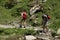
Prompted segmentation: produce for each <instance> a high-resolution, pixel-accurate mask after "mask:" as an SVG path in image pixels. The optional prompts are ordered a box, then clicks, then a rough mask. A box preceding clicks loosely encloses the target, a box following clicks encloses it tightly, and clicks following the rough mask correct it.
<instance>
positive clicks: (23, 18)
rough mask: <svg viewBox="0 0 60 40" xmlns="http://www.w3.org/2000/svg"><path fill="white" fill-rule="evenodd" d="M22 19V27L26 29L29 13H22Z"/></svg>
mask: <svg viewBox="0 0 60 40" xmlns="http://www.w3.org/2000/svg"><path fill="white" fill-rule="evenodd" d="M21 17H22V20H21V22H22V26H23V27H24V28H25V26H26V19H27V13H26V11H25V10H24V11H22V13H21Z"/></svg>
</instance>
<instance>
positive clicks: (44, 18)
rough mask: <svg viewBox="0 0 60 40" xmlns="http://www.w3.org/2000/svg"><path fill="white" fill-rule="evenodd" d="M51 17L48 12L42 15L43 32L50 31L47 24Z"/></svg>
mask: <svg viewBox="0 0 60 40" xmlns="http://www.w3.org/2000/svg"><path fill="white" fill-rule="evenodd" d="M49 19H50V16H49V15H48V14H43V15H42V25H43V32H48V28H47V24H48V21H49ZM45 30H46V31H45Z"/></svg>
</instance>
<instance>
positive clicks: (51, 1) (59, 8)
mask: <svg viewBox="0 0 60 40" xmlns="http://www.w3.org/2000/svg"><path fill="white" fill-rule="evenodd" d="M6 2H9V0H0V23H1V24H6V23H7V24H8V23H9V22H10V21H14V20H17V19H20V13H19V12H18V11H17V9H18V8H20V11H21V10H24V9H25V10H26V11H27V13H28V15H29V10H30V8H31V7H29V6H27V5H28V4H30V3H31V2H30V0H18V3H17V4H14V6H13V7H12V8H10V9H7V8H6V7H5V4H6ZM42 5H43V7H44V12H45V13H48V14H49V15H50V16H51V20H50V22H53V23H52V24H51V26H50V27H52V28H55V29H57V28H59V27H60V0H47V2H46V3H43V4H42ZM49 7H50V8H51V10H48V8H49ZM37 15H38V23H41V16H42V12H37ZM29 17H30V16H28V18H29Z"/></svg>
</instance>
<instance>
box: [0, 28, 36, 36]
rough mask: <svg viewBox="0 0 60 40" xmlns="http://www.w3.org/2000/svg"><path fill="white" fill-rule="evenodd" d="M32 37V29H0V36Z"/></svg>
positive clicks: (33, 32)
mask: <svg viewBox="0 0 60 40" xmlns="http://www.w3.org/2000/svg"><path fill="white" fill-rule="evenodd" d="M12 34H16V35H29V34H30V35H34V34H36V33H35V31H34V30H33V29H21V28H8V29H4V28H0V35H12Z"/></svg>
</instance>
